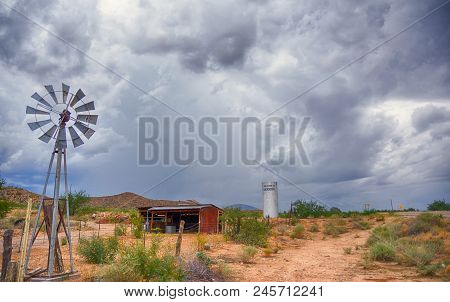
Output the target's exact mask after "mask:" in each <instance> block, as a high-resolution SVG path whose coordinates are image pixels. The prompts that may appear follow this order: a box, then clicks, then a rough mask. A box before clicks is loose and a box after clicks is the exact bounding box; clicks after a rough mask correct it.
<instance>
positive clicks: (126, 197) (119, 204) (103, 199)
mask: <svg viewBox="0 0 450 302" xmlns="http://www.w3.org/2000/svg"><path fill="white" fill-rule="evenodd" d="M192 204H197V202H196V201H195V200H159V199H149V198H146V197H143V196H140V195H138V194H135V193H131V192H125V193H120V194H117V195H112V196H100V197H91V199H90V201H89V205H91V206H99V207H108V208H137V207H157V206H176V205H192Z"/></svg>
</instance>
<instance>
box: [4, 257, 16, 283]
mask: <svg viewBox="0 0 450 302" xmlns="http://www.w3.org/2000/svg"><path fill="white" fill-rule="evenodd" d="M17 271H18V265H17V262H16V261H11V262H9V263H8V267H7V268H6V276H5V281H6V282H16V281H17Z"/></svg>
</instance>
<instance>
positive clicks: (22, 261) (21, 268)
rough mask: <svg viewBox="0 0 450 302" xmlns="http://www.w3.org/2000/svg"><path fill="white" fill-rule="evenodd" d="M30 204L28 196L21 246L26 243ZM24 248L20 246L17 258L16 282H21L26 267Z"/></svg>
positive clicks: (28, 231)
mask: <svg viewBox="0 0 450 302" xmlns="http://www.w3.org/2000/svg"><path fill="white" fill-rule="evenodd" d="M31 206H32V200H31V198H28V204H27V214H26V216H25V225H24V228H23V232H22V239H23V240H24V244H23V246H24V247H25V246H27V243H28V234H29V233H30V219H31ZM25 252H26V248H22V251H21V253H20V259H19V272H18V273H17V282H23V277H24V276H25V274H26V271H25V270H26V267H25V256H26V254H25Z"/></svg>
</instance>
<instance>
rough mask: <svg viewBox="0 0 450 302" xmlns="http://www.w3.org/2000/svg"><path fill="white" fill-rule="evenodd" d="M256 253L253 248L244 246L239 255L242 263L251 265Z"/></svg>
mask: <svg viewBox="0 0 450 302" xmlns="http://www.w3.org/2000/svg"><path fill="white" fill-rule="evenodd" d="M257 252H258V250H257V249H256V248H255V247H254V246H244V247H243V248H242V251H241V254H240V257H241V260H242V262H244V263H251V262H252V260H253V258H255V256H256V253H257Z"/></svg>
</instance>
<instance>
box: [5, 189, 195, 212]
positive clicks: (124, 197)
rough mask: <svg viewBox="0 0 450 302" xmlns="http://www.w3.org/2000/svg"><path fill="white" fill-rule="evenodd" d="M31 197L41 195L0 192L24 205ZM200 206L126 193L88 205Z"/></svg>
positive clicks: (187, 202) (28, 192) (188, 201)
mask: <svg viewBox="0 0 450 302" xmlns="http://www.w3.org/2000/svg"><path fill="white" fill-rule="evenodd" d="M29 197H31V198H32V200H33V202H38V201H39V197H40V196H39V194H36V193H33V192H30V191H28V190H25V189H22V188H13V187H5V188H3V189H1V190H0V199H5V200H9V201H14V202H19V203H22V202H23V203H24V202H26V201H27V199H28V198H29ZM192 204H198V202H197V201H195V200H158V199H150V198H146V197H143V196H140V195H138V194H135V193H130V192H125V193H120V194H117V195H111V196H99V197H91V198H90V200H89V202H88V205H90V206H96V207H106V208H136V207H156V206H175V205H192Z"/></svg>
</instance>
